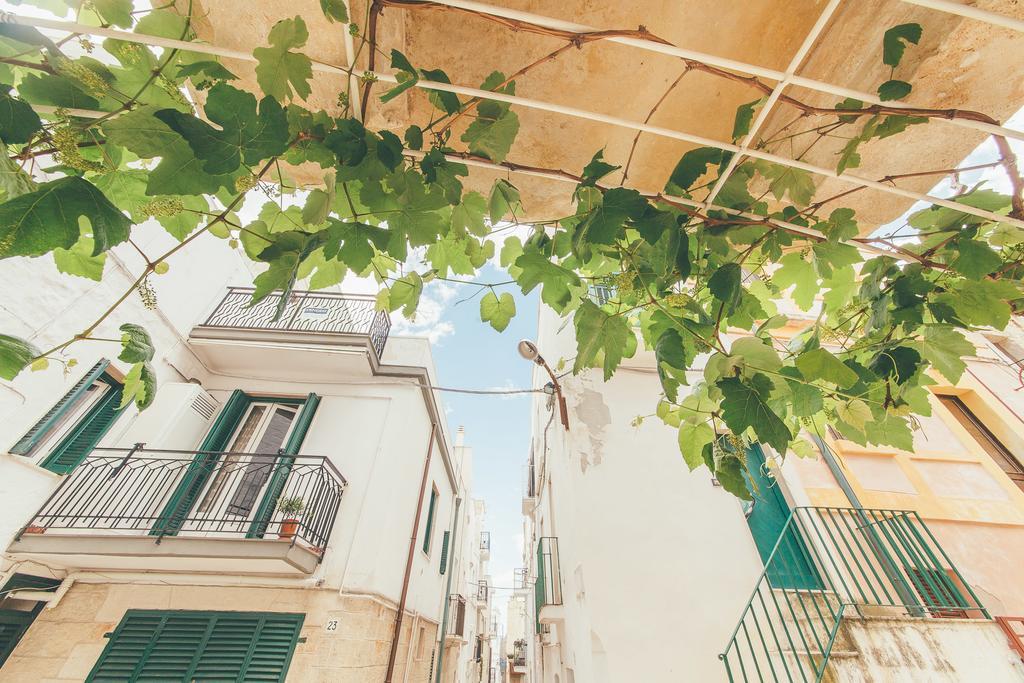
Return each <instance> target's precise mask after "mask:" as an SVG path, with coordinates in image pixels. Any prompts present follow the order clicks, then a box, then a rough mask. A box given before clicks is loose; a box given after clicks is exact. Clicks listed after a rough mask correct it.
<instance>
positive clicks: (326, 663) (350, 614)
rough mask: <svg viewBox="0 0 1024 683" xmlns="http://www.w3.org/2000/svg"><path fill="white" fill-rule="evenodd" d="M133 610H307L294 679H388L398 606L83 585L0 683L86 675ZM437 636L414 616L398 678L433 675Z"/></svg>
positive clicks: (230, 591)
mask: <svg viewBox="0 0 1024 683" xmlns="http://www.w3.org/2000/svg"><path fill="white" fill-rule="evenodd" d="M128 609H168V610H170V609H179V610H181V609H195V610H225V611H252V612H301V613H304V614H305V615H306V617H305V621H304V622H303V626H302V637H303V638H305V642H300V643H299V644H298V646H297V648H296V651H295V655H294V657H293V658H292V662H291V666H290V668H289V670H288V677H287V681H288V682H289V683H319V682H324V683H327V682H331V683H337V682H339V681H344V682H345V683H380V681H382V680H384V672H385V669H386V667H387V661H388V653H389V648H390V644H391V633H392V628H393V625H394V619H395V610H394V608H392V607H389V606H387V605H385V604H384V603H382V602H380V601H378V600H376V599H373V598H369V597H364V596H356V595H346V594H338V593H337V592H335V591H333V590H315V589H296V588H255V587H253V588H249V587H223V586H189V585H151V584H145V585H143V584H86V583H76V584H75V585H73V586H72V588H71V590H70V591H68V593H67V594H66V595H65V596H64V598H63V599H62V600H61V601H60V603H59V604H58V605H57V607H55V608H53V609H44V610H43V611H42V612H41V613H40V614H39V617H38V618H37V619H36V620H35V622H34V623H33V624H32V626H31V628H29V630H28V632H27V633H26V634H25V636H24V637H23V638H22V639H21V642H20V643H19V645H18V647H17V648H16V649H15V651H14V653H13V654H12V655H11V657H10V658H9V659H8V660H7V663H6V664H5V665H4V667H3V668H2V669H0V683H25V682H27V681H32V682H33V683H70V682H71V681H83V680H85V678H86V676H88V675H89V672H90V670H91V669H92V667H93V665H94V664H95V663H96V660H97V658H98V657H99V656H100V653H101V652H102V651H103V648H104V647H105V646H106V644H107V642H108V641H107V639H106V638H104V634H106V633H109V632H111V631H113V630H114V628H115V627H116V626H117V624H118V622H120V620H121V618H122V617H123V616H124V613H125V611H126V610H128ZM330 619H337V620H338V629H337V630H336V631H334V632H328V631H326V630H325V626H326V624H327V622H328V620H330ZM410 637H411V638H412V642H413V645H412V652H410V650H409V642H410ZM436 638H437V624H435V623H434V622H432V621H427V620H425V619H420V618H418V617H416V616H414V615H409V614H407V616H406V618H405V619H404V620H403V627H402V634H401V638H400V640H399V647H398V658H397V664H396V667H395V676H394V680H395V681H396V682H397V681H403V682H405V681H409V682H413V681H415V682H416V683H423V682H425V681H427V680H428V677H429V675H430V665H431V656H432V654H433V651H434V646H435V641H436ZM407 667H408V669H409V672H408V677H407V676H406V668H407Z"/></svg>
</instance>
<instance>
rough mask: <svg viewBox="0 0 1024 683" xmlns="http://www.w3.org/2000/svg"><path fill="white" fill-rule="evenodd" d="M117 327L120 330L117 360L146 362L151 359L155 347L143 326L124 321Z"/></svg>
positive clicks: (154, 352)
mask: <svg viewBox="0 0 1024 683" xmlns="http://www.w3.org/2000/svg"><path fill="white" fill-rule="evenodd" d="M118 329H119V330H121V354H120V355H119V356H118V359H119V360H123V361H124V362H125V363H146V362H148V361H151V360H153V356H154V355H155V354H156V349H155V348H154V346H153V339H152V338H151V337H150V336H149V332H146V330H145V328H143V327H142V326H140V325H135V324H133V323H125V324H124V325H121V327H119V328H118Z"/></svg>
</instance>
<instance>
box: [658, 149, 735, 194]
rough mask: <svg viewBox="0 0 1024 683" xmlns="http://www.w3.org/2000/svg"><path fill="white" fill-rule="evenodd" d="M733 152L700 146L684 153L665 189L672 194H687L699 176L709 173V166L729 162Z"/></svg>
mask: <svg viewBox="0 0 1024 683" xmlns="http://www.w3.org/2000/svg"><path fill="white" fill-rule="evenodd" d="M731 156H732V153H731V152H723V151H722V150H720V149H717V148H715V147H698V148H697V149H691V150H690V151H689V152H687V153H686V154H684V155H683V156H682V158H681V159H680V160H679V163H677V164H676V167H675V168H674V169H673V170H672V175H671V176H670V177H669V180H668V183H667V184H666V185H665V191H666V192H669V193H671V194H686V193H687V191H688V190H689V189H690V186H691V185H693V184H694V183H695V182H696V181H697V178H700V177H701V176H702V175H704V174H705V173H707V170H708V166H712V165H718V164H723V163H727V162H728V160H729V158H730V157H731Z"/></svg>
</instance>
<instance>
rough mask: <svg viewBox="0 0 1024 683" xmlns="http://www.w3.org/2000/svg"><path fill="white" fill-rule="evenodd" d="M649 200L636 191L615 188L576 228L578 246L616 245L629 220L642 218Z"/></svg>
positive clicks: (608, 192)
mask: <svg viewBox="0 0 1024 683" xmlns="http://www.w3.org/2000/svg"><path fill="white" fill-rule="evenodd" d="M647 206H648V203H647V200H646V199H644V198H643V197H642V196H641V195H640V193H639V192H637V191H636V190H630V189H627V188H624V187H614V188H612V189H610V190H608V191H607V192H605V193H604V199H603V201H602V202H601V203H600V204H598V205H597V206H595V207H594V208H592V209H591V210H590V211H589V212H587V214H586V217H585V218H584V219H583V220H582V221H581V222H580V224H579V225H578V226H577V227H576V235H575V236H574V238H573V241H574V242H575V243H577V244H584V243H594V244H614V243H615V240H616V238H618V237H620V236H621V233H622V230H623V226H624V225H625V222H626V219H627V218H634V217H640V216H641V215H642V214H643V212H644V210H645V209H646V208H647Z"/></svg>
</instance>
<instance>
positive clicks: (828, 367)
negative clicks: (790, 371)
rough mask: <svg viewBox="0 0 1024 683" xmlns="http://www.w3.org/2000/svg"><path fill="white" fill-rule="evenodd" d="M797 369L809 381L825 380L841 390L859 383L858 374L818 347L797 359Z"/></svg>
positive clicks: (805, 352)
mask: <svg viewBox="0 0 1024 683" xmlns="http://www.w3.org/2000/svg"><path fill="white" fill-rule="evenodd" d="M796 367H797V370H799V371H800V374H801V375H803V376H804V379H806V380H808V381H811V382H813V381H815V380H819V379H821V380H825V381H826V382H831V383H832V384H835V385H836V386H838V387H839V388H841V389H846V388H847V387H852V386H853V385H854V384H856V383H857V379H858V377H857V373H856V372H854V371H853V370H852V369H850V367H849V366H847V365H846V364H845V363H843V362H842V361H841V360H839V359H838V358H836V357H835V356H833V355H832V354H831V353H830V352H829V351H827V350H826V349H823V348H821V347H818V348H816V349H812V350H810V351H804V352H803V353H801V354H800V355H799V356H797V358H796Z"/></svg>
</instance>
